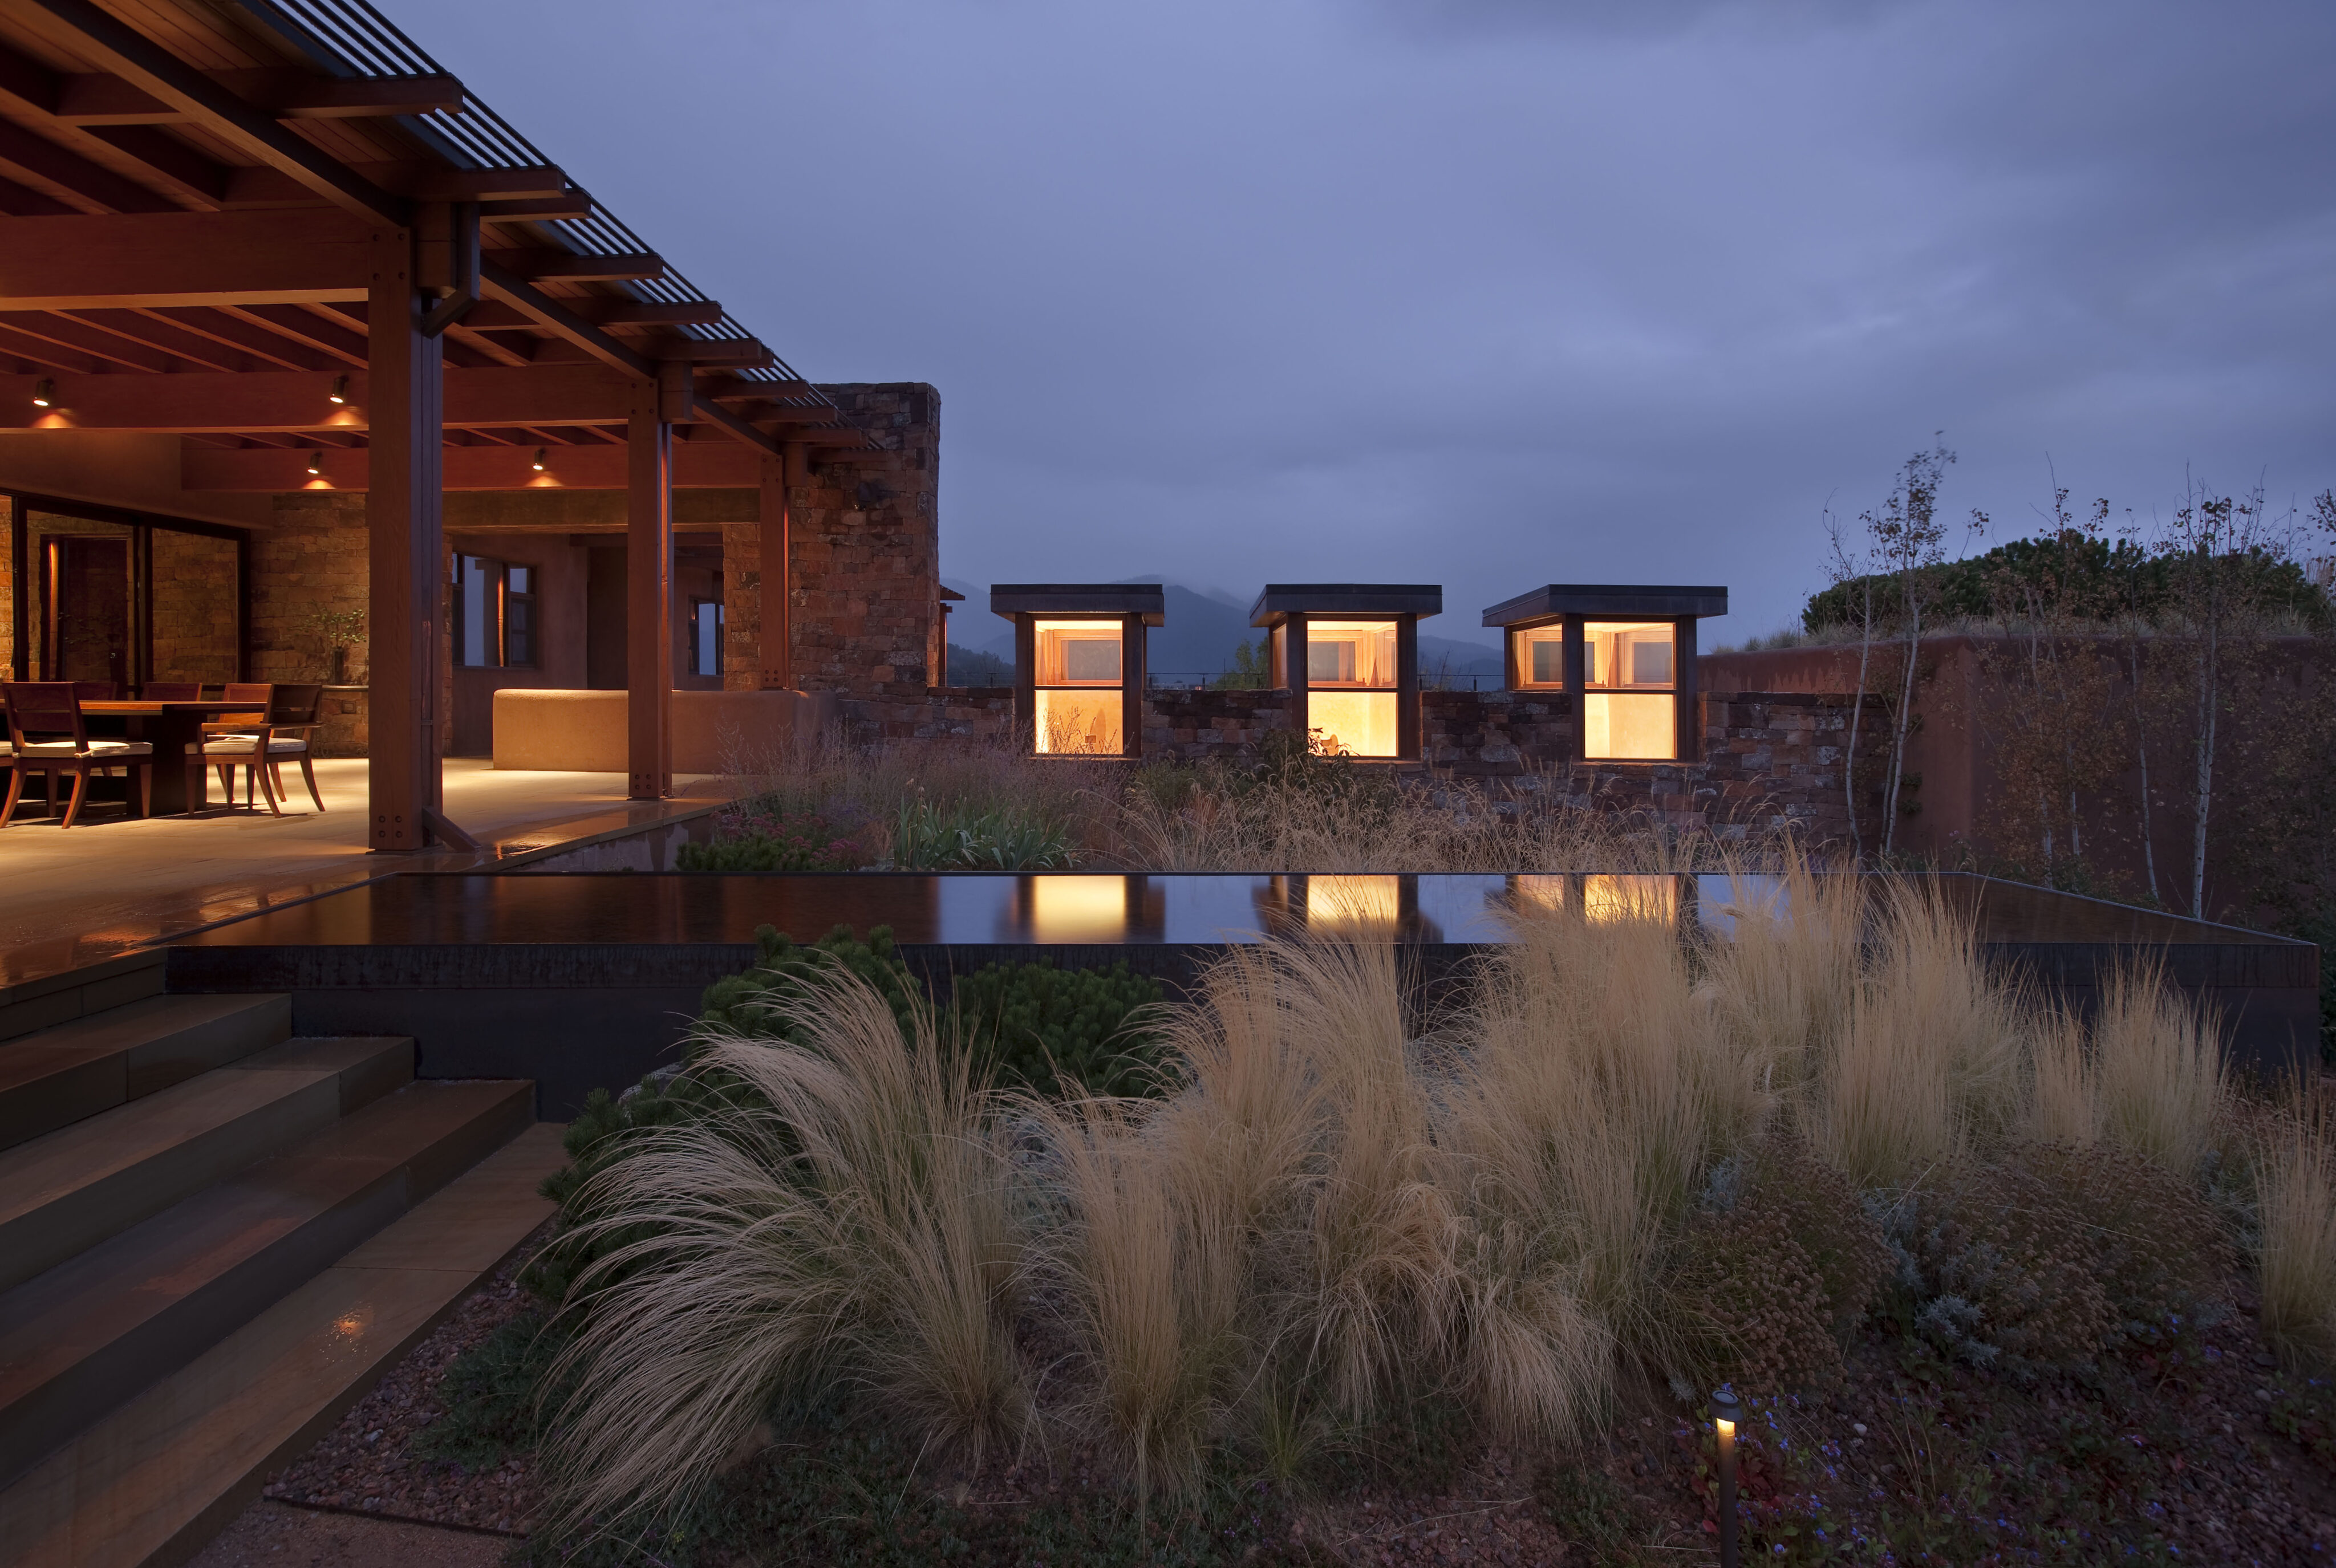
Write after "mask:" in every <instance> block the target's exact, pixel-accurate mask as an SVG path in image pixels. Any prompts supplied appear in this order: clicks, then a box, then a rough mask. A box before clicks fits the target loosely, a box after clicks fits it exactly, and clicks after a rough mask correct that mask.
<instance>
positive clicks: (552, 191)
mask: <svg viewBox="0 0 2336 1568" xmlns="http://www.w3.org/2000/svg"><path fill="white" fill-rule="evenodd" d="M158 134H159V132H158ZM347 167H348V169H349V170H350V172H352V173H354V174H355V175H357V176H359V177H361V178H363V179H365V180H368V181H370V182H371V183H372V184H374V185H375V186H376V187H378V188H379V189H380V190H384V191H390V192H394V194H396V195H399V196H410V197H412V198H413V199H414V200H416V201H486V200H539V199H544V200H548V199H550V198H555V197H557V198H562V199H565V198H567V197H569V195H570V194H572V193H573V194H580V193H575V192H573V191H572V188H571V187H570V186H569V183H568V176H567V175H566V174H564V173H562V172H561V171H560V170H558V169H554V168H551V167H550V166H549V165H544V164H537V165H530V166H528V167H525V168H520V169H449V168H446V167H445V166H444V165H443V164H437V163H423V162H398V163H352V164H349V165H348V166H347ZM313 200H316V195H315V192H313V191H312V190H309V188H308V186H307V183H306V182H305V181H303V180H299V179H297V177H295V176H293V175H289V174H287V173H286V172H284V170H280V169H267V168H246V169H237V170H233V171H232V173H231V175H230V178H229V180H228V184H227V194H226V201H227V205H229V206H230V207H258V206H263V205H277V206H281V205H284V204H286V203H288V202H296V201H313ZM585 200H588V201H589V198H586V199H585Z"/></svg>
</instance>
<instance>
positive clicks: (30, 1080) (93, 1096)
mask: <svg viewBox="0 0 2336 1568" xmlns="http://www.w3.org/2000/svg"><path fill="white" fill-rule="evenodd" d="M291 1033H292V998H289V997H280V996H278V997H271V996H260V997H237V996H203V997H150V998H146V999H144V1000H142V1001H133V1002H131V1003H130V1004H129V1005H128V1006H126V1007H118V1008H112V1009H110V1010H108V1011H106V1012H102V1013H98V1014H94V1015H92V1016H91V1017H88V1018H75V1019H73V1020H72V1021H70V1022H67V1023H63V1024H58V1025H55V1026H54V1027H49V1028H45V1029H42V1030H39V1031H38V1032H36V1033H33V1034H27V1035H24V1036H22V1037H18V1038H16V1039H14V1040H11V1041H8V1042H7V1043H6V1044H5V1045H0V1149H8V1148H14V1147H15V1145H16V1144H22V1143H26V1142H29V1141H30V1140H32V1139H34V1138H37V1137H39V1136H40V1135H42V1134H44V1133H53V1132H55V1131H56V1130H57V1129H58V1128H59V1127H64V1126H70V1125H73V1123H75V1122H78V1121H80V1120H82V1119H83V1117H86V1116H93V1115H97V1114H98V1113H99V1112H101V1111H109V1110H112V1108H113V1107H114V1106H116V1105H124V1104H127V1103H128V1102H129V1101H131V1100H137V1099H143V1098H144V1097H145V1096H148V1095H151V1094H153V1093H155V1092H156V1091H157V1090H161V1089H167V1088H169V1087H170V1086H171V1085H173V1084H177V1083H183V1082H185V1081H186V1080H187V1079H189V1078H191V1077H194V1076H196V1075H198V1074H200V1073H207V1072H209V1071H210V1070H211V1069H212V1068H213V1067H222V1066H226V1065H227V1064H228V1063H229V1062H232V1061H235V1060H237V1059H238V1058H240V1057H248V1056H249V1055H251V1054H252V1053H253V1052H254V1051H258V1050H262V1049H265V1048H266V1047H269V1046H273V1045H277V1044H280V1043H281V1042H282V1041H284V1040H285V1039H286V1038H287V1037H289V1036H290V1035H291Z"/></svg>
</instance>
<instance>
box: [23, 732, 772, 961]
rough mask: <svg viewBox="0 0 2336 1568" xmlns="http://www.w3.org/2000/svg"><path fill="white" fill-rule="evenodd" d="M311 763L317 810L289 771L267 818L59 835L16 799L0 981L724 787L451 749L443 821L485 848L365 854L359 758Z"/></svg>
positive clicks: (625, 818) (712, 794) (601, 825)
mask: <svg viewBox="0 0 2336 1568" xmlns="http://www.w3.org/2000/svg"><path fill="white" fill-rule="evenodd" d="M285 771H286V775H287V776H286V779H285V783H286V784H287V785H288V786H290V799H289V800H287V802H286V803H285V805H284V814H283V815H282V816H280V817H277V816H273V815H270V814H269V813H268V810H267V808H266V807H265V806H262V807H260V808H259V810H258V812H257V813H249V812H245V811H242V810H240V809H238V810H235V811H231V812H230V811H227V810H225V809H222V808H220V807H219V806H216V805H214V806H213V807H212V808H211V809H210V810H209V812H208V813H205V814H202V815H199V816H188V817H153V818H150V819H147V820H144V821H138V820H134V819H127V818H122V817H119V816H115V817H112V818H101V819H98V820H95V821H87V820H85V821H84V822H83V823H82V824H81V825H79V826H76V827H73V828H72V829H70V830H68V829H64V828H60V827H59V826H57V824H56V822H55V819H54V818H42V817H33V816H27V815H25V814H24V811H23V810H22V808H20V809H19V812H18V815H17V818H16V820H15V823H12V824H11V825H10V826H8V827H7V828H5V829H0V986H5V985H13V984H18V983H21V982H23V981H24V980H28V979H40V978H42V977H44V976H46V975H52V974H57V973H61V972H63V971H64V970H67V969H75V968H79V967H81V966H82V965H84V964H91V963H96V962H99V961H101V960H102V959H109V958H112V957H114V956H116V955H117V954H120V953H122V952H126V951H128V950H131V949H132V948H136V947H141V946H144V945H146V944H147V943H150V942H151V941H153V940H156V939H157V938H159V937H165V936H170V935H174V934H177V933H180V932H183V931H188V930H193V929H195V928H196V927H199V926H205V925H209V924H212V923H213V922H215V921H219V920H229V919H232V918H234V917H236V916H238V915H244V914H250V913H253V912H255V911H259V910H264V909H269V908H273V907H275V906H277V905H280V904H283V903H286V902H290V901H297V900H299V899H304V898H309V897H313V896H314V895H316V894H317V893H320V892H326V891H330V890H332V889H334V888H338V887H346V886H348V885H349V884H350V883H352V882H357V881H365V880H367V879H369V878H372V877H378V876H386V875H389V874H392V873H394V872H400V871H454V870H463V869H469V868H471V867H474V866H477V865H481V864H488V863H492V862H496V861H498V860H500V859H502V858H505V857H507V856H509V855H511V854H513V853H516V852H520V851H521V850H522V849H525V848H533V847H538V846H540V845H545V844H552V843H562V842H574V841H576V840H579V839H584V838H589V837H593V836H595V835H598V834H601V833H611V832H617V831H621V830H623V829H625V828H628V827H633V826H647V825H648V824H650V823H657V822H661V821H665V820H667V819H669V818H672V817H675V816H679V815H685V814H688V813H695V812H697V811H700V810H702V809H704V808H705V807H706V806H709V805H712V804H714V803H717V802H718V801H720V800H721V799H723V798H724V796H725V793H726V792H725V788H724V783H725V781H723V780H722V779H720V778H717V777H714V776H711V775H704V774H681V775H678V776H676V779H675V780H674V789H675V795H674V798H672V799H669V800H665V801H648V802H633V801H628V800H626V799H625V776H624V774H607V773H526V772H516V771H514V772H498V771H497V770H496V769H495V768H494V766H493V765H492V764H491V763H489V762H488V761H487V760H486V759H484V758H472V757H450V758H448V759H447V761H446V764H445V781H446V782H445V800H446V815H447V816H448V818H449V819H451V820H452V821H453V822H455V823H459V824H460V825H461V826H462V828H464V829H465V830H466V831H468V832H469V833H471V834H472V836H473V837H475V838H477V839H479V840H480V841H481V842H483V843H485V844H487V845H488V846H489V847H488V849H487V850H486V851H485V852H483V853H482V854H475V855H474V854H471V853H467V852H454V851H427V852H421V853H416V854H397V855H386V854H383V855H377V854H374V853H372V852H369V851H368V850H367V849H366V847H365V840H366V818H365V761H364V759H362V758H326V759H324V760H320V761H319V762H317V763H316V784H317V787H318V789H319V790H320V791H321V792H322V793H323V794H324V797H325V806H326V809H325V810H324V811H323V812H321V813H319V812H318V811H317V810H316V807H315V804H314V803H312V802H311V801H310V800H309V799H308V793H307V790H306V789H305V788H303V787H302V786H301V784H300V781H299V778H298V774H297V770H295V769H290V768H287V769H286V770H285ZM214 787H216V785H214Z"/></svg>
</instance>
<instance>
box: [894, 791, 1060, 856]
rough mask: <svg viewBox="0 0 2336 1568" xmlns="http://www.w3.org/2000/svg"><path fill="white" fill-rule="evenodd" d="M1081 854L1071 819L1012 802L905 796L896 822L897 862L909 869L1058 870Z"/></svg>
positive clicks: (895, 845) (895, 854) (895, 844)
mask: <svg viewBox="0 0 2336 1568" xmlns="http://www.w3.org/2000/svg"><path fill="white" fill-rule="evenodd" d="M1074 860H1076V856H1075V855H1073V853H1072V852H1071V828H1070V824H1069V823H1066V822H1060V821H1056V820H1055V819H1053V818H1051V817H1033V816H1026V815H1024V814H1023V813H1020V812H1018V811H1016V810H1014V809H1012V808H1011V807H1006V806H989V807H985V808H980V809H977V808H975V807H973V806H970V805H967V804H964V803H959V804H957V805H953V806H949V807H947V808H943V807H939V806H936V805H934V804H933V803H931V802H930V801H927V800H912V801H904V802H902V803H901V805H900V817H899V818H898V820H897V821H896V822H895V823H894V825H893V832H892V864H893V865H894V866H895V867H897V868H898V869H899V870H901V871H904V872H910V871H917V872H924V871H981V872H1044V871H1057V870H1061V869H1063V868H1065V867H1067V866H1069V865H1070V864H1071V863H1072V862H1073V861H1074Z"/></svg>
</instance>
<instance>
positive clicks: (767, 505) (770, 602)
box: [756, 442, 803, 691]
mask: <svg viewBox="0 0 2336 1568" xmlns="http://www.w3.org/2000/svg"><path fill="white" fill-rule="evenodd" d="M802 453H803V443H801V442H791V443H788V445H787V449H786V455H785V456H784V457H782V456H780V455H779V454H778V453H770V452H766V453H763V456H762V461H761V465H760V473H761V478H762V487H763V497H762V501H763V512H762V522H761V523H760V524H759V531H760V534H761V539H762V544H761V551H762V562H763V590H762V594H763V606H762V609H763V613H762V628H763V629H762V632H761V634H760V638H759V646H758V648H757V649H756V657H758V658H759V659H760V660H761V662H762V684H763V689H764V691H785V690H788V689H790V688H791V687H793V685H794V658H793V642H794V618H793V609H794V599H793V590H794V581H793V562H792V560H791V558H790V557H789V554H788V539H789V537H790V534H791V531H792V530H791V524H792V521H793V516H792V503H791V502H790V499H789V497H790V494H791V486H792V485H793V484H794V482H795V478H794V474H795V472H796V471H797V470H799V469H800V468H801V467H802V466H803V460H802Z"/></svg>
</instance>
